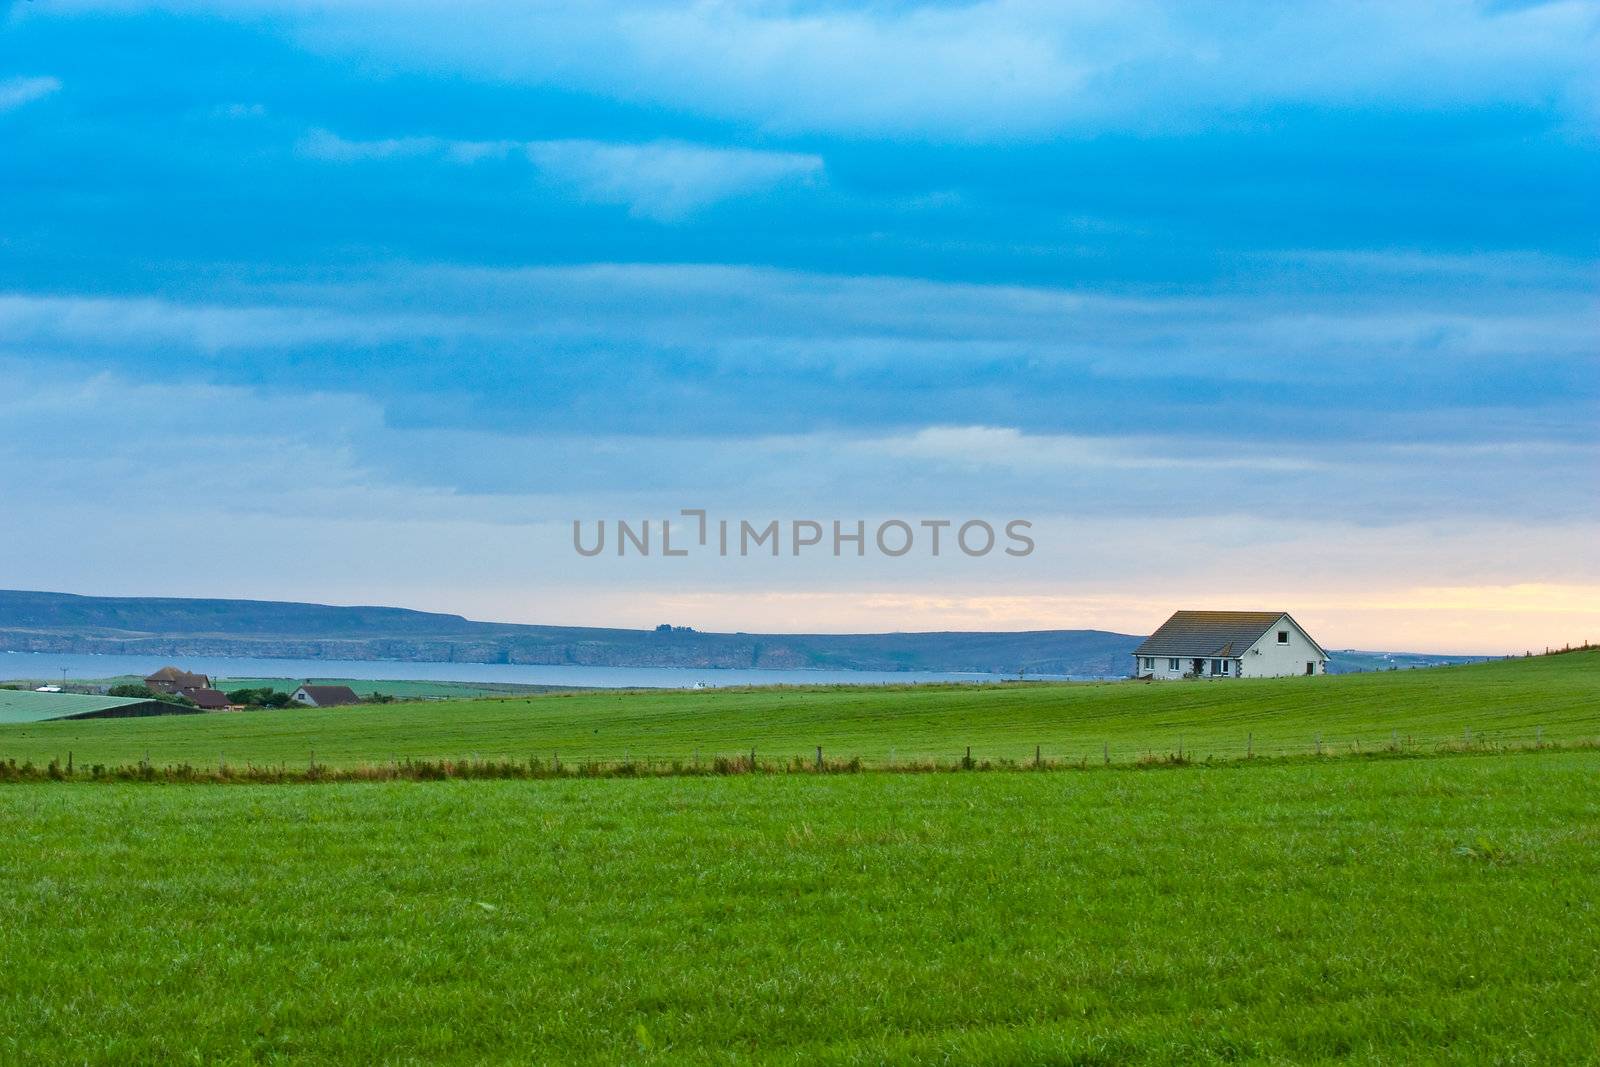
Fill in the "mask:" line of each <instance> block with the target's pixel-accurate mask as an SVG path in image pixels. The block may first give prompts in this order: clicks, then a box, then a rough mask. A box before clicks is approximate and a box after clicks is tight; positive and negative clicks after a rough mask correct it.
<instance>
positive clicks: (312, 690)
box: [300, 685, 361, 708]
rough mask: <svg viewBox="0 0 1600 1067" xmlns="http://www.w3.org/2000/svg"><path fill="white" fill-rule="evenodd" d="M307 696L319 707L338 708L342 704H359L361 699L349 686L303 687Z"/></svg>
mask: <svg viewBox="0 0 1600 1067" xmlns="http://www.w3.org/2000/svg"><path fill="white" fill-rule="evenodd" d="M300 688H301V689H303V690H305V694H306V696H308V697H310V698H311V699H312V700H314V701H316V703H317V707H319V708H327V707H336V706H338V705H340V704H359V703H361V698H360V697H358V696H356V691H355V690H354V689H351V688H350V687H349V686H348V685H302V686H301V687H300Z"/></svg>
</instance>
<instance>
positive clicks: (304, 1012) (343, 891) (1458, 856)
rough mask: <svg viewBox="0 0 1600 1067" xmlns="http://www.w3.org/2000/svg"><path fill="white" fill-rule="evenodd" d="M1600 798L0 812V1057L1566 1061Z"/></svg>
mask: <svg viewBox="0 0 1600 1067" xmlns="http://www.w3.org/2000/svg"><path fill="white" fill-rule="evenodd" d="M1169 699H1170V698H1169ZM1597 774H1600V754H1597V753H1594V752H1530V753H1526V754H1520V755H1502V756H1494V757H1485V758H1474V759H1426V760H1402V761H1386V762H1368V761H1361V760H1337V761H1321V762H1316V761H1310V762H1299V763H1284V764H1259V763H1258V764H1253V765H1248V764H1240V765H1230V766H1226V767H1219V768H1204V767H1190V768H1186V769H1178V770H1174V771H1172V772H1170V773H1161V774H1150V773H1142V772H1138V771H1133V770H1123V769H1112V770H1101V771H1097V772H1094V773H1089V774H1007V775H993V774H991V775H982V774H974V775H847V776H823V777H817V776H799V775H796V776H785V775H774V776H759V775H758V776H738V777H726V778H709V779H696V778H675V779H640V780H614V779H606V780H583V781H578V780H558V781H542V782H440V783H405V782H402V783H384V784H351V785H319V786H312V787H283V786H239V787H236V788H228V789H218V788H214V787H205V786H147V785H103V786H93V787H89V786H71V785H68V786H62V785H15V786H9V787H4V788H0V929H4V930H5V931H6V932H7V934H6V945H5V950H4V951H5V956H6V963H5V966H3V967H0V1061H3V1062H82V1063H128V1062H259V1061H291V1060H292V1061H296V1062H327V1063H334V1062H395V1063H448V1062H486V1061H487V1062H507V1061H515V1062H580V1063H582V1062H589V1063H616V1062H644V1063H648V1062H674V1063H676V1062H713V1063H714V1062H724V1063H727V1062H741V1061H745V1062H773V1063H879V1062H908V1061H929V1060H934V1061H943V1062H964V1063H1039V1062H1052V1063H1113V1062H1116V1063H1125V1062H1131V1063H1193V1062H1222V1061H1241V1060H1242V1061H1289V1060H1293V1061H1324V1062H1326V1061H1333V1060H1340V1061H1347V1062H1369V1063H1377V1062H1407V1061H1409V1062H1418V1061H1427V1062H1453V1063H1463V1064H1468V1063H1474V1064H1475V1063H1483V1062H1500V1063H1554V1062H1580V1061H1585V1060H1592V1059H1593V1058H1594V1057H1595V1055H1596V1052H1597V1049H1600V1044H1597V1042H1600V1013H1597V1012H1596V1006H1597V1005H1600V977H1597V976H1600V914H1597V911H1600V906H1597V900H1596V895H1595V892H1594V889H1595V886H1596V885H1597V884H1600V793H1597V791H1596V790H1595V788H1594V783H1595V781H1596V775H1597Z"/></svg>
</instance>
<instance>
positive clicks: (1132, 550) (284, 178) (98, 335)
mask: <svg viewBox="0 0 1600 1067" xmlns="http://www.w3.org/2000/svg"><path fill="white" fill-rule="evenodd" d="M0 26H3V29H0V382H3V383H4V392H5V394H6V395H5V396H4V397H3V398H0V494H3V495H4V498H5V499H6V500H7V501H8V504H9V505H10V506H8V507H7V508H5V509H3V510H4V514H3V515H0V546H5V549H6V550H5V551H3V552H0V584H4V585H7V586H13V587H29V588H57V589H67V590H72V591H80V592H99V593H124V594H155V593H170V594H175V595H215V596H234V595H237V596H258V597H273V598H297V599H315V600H322V601H330V602H336V603H352V602H381V603H397V604H405V605H410V606H418V607H428V608H436V609H440V610H452V611H461V612H465V613H468V614H472V615H476V616H479V617H489V618H504V619H517V620H523V621H543V622H571V623H597V624H604V623H616V624H626V625H650V624H653V623H655V622H658V621H665V620H671V621H674V622H678V623H680V624H691V625H697V626H701V627H705V628H725V629H736V628H738V629H752V630H753V629H767V628H770V629H789V630H851V629H931V628H968V627H971V628H995V629H1021V628H1035V627H1047V626H1048V627H1055V626H1061V627H1072V626H1105V627H1109V628H1116V629H1123V630H1129V631H1138V632H1143V631H1147V630H1148V629H1150V628H1151V627H1153V626H1154V625H1155V624H1156V623H1158V622H1159V621H1160V619H1161V618H1163V617H1164V616H1165V614H1166V612H1167V611H1169V610H1170V609H1172V608H1175V607H1185V606H1187V607H1201V606H1212V605H1215V606H1219V607H1229V606H1237V607H1260V606H1279V605H1281V606H1285V607H1289V608H1291V609H1293V610H1296V613H1297V615H1299V616H1300V617H1301V618H1302V620H1303V621H1306V622H1307V624H1308V625H1310V626H1311V627H1312V628H1313V629H1314V630H1315V631H1317V632H1318V633H1319V635H1320V636H1322V637H1324V638H1325V639H1326V640H1325V643H1328V644H1330V645H1337V646H1339V647H1344V646H1349V645H1357V646H1367V647H1371V646H1376V645H1386V646H1388V647H1399V646H1404V647H1409V648H1419V649H1428V648H1432V649H1439V650H1453V649H1460V650H1468V651H1476V650H1483V651H1502V650H1506V649H1509V648H1512V647H1515V648H1521V647H1525V646H1526V645H1529V644H1541V643H1544V642H1549V641H1554V642H1560V641H1564V640H1578V639H1583V638H1594V637H1596V636H1600V607H1597V605H1600V563H1597V557H1596V554H1595V553H1594V552H1593V549H1592V545H1593V544H1594V543H1595V541H1596V534H1597V533H1600V492H1597V489H1600V486H1597V481H1596V473H1595V472H1596V471H1597V470H1600V463H1597V460H1600V433H1597V428H1600V418H1597V416H1600V386H1597V381H1600V375H1597V370H1600V359H1597V355H1600V353H1597V347H1600V345H1597V332H1600V331H1597V326H1596V324H1597V321H1600V320H1597V316H1596V311H1597V308H1596V303H1597V301H1596V292H1597V281H1600V275H1597V271H1596V257H1597V252H1600V248H1597V243H1596V237H1597V234H1600V197H1597V196H1596V194H1595V189H1597V188H1600V151H1597V149H1600V64H1596V63H1595V62H1594V57H1595V55H1596V54H1597V53H1600V48H1597V45H1600V40H1597V34H1600V5H1596V4H1593V3H1576V2H1567V3H1550V4H1518V3H1498V4H1492V3H1483V4H1472V3H1415V4H1406V3H1399V4H1395V3H1390V4H1350V5H1313V4H1307V5H1300V4H1231V5H1217V6H1207V5H1187V4H1185V5H1180V4H1167V3H1118V4H1105V3H1023V2H1015V3H1013V2H995V3H970V4H957V3H930V4H921V5H910V4H892V3H866V4H845V3H816V4H802V3H793V4H785V3H703V4H688V5H666V4H651V3H616V4H610V3H596V4H592V5H584V6H582V7H581V8H574V7H572V6H570V5H544V4H538V3H532V4H528V3H517V4H512V3H499V2H482V3H468V4H452V5H431V4H421V3H406V2H392V0H391V2H387V3H376V2H372V3H368V2H362V0H351V2H344V3H336V4H317V3H310V2H304V0H282V2H274V0H258V2H248V3H237V4H221V5H217V4H199V3H184V2H173V3H153V4H146V3H139V2H135V0H106V2H94V0H69V2H53V0H31V2H24V3H17V4H13V5H11V6H10V7H9V8H7V9H6V11H5V15H4V19H3V22H0ZM681 507H709V508H712V509H714V510H717V511H719V512H720V513H722V514H727V515H730V516H734V517H739V516H747V517H750V518H752V519H754V518H765V517H780V518H790V517H795V518H813V517H814V518H819V519H824V520H826V519H832V518H844V519H854V518H857V517H865V518H867V519H869V520H870V519H881V518H884V517H891V516H904V517H907V518H914V517H930V516H931V517H952V518H956V519H961V518H966V517H969V516H979V517H985V518H990V519H996V520H1000V521H1003V520H1005V519H1009V518H1013V517H1023V518H1028V519H1030V520H1032V521H1033V522H1034V523H1035V527H1036V529H1037V531H1038V537H1037V540H1038V543H1039V548H1038V550H1037V552H1036V553H1035V555H1034V556H1032V557H1029V558H1028V559H1026V560H1020V561H1019V560H1000V559H988V558H985V559H982V560H967V559H953V560H952V559H940V560H932V559H925V558H920V557H918V558H907V559H902V560H894V561H885V560H882V559H879V560H867V561H852V560H844V561H838V560H833V559H811V558H800V559H795V558H784V559H780V560H776V561H774V560H770V559H769V560H760V561H751V560H740V561H728V560H689V561H684V562H682V563H681V565H680V564H679V563H678V561H664V560H659V559H651V560H643V561H641V560H616V559H612V558H606V559H598V560H593V561H589V560H580V559H578V558H576V557H575V555H574V554H573V553H572V551H571V549H570V523H571V521H572V520H573V519H575V518H581V519H584V520H594V519H598V518H611V519H615V518H631V519H640V518H646V517H653V516H660V515H663V514H665V515H671V514H675V513H676V510H677V509H678V508H681Z"/></svg>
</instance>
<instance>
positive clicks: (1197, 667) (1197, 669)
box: [1189, 659, 1206, 678]
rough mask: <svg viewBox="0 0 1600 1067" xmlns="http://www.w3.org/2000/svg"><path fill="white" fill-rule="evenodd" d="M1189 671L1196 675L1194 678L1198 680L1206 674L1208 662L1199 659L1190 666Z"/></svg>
mask: <svg viewBox="0 0 1600 1067" xmlns="http://www.w3.org/2000/svg"><path fill="white" fill-rule="evenodd" d="M1189 669H1190V670H1191V671H1192V672H1193V673H1194V676H1195V677H1196V678H1198V677H1200V676H1201V675H1203V674H1205V673H1206V661H1205V660H1203V659H1197V660H1195V661H1194V662H1193V663H1191V664H1189Z"/></svg>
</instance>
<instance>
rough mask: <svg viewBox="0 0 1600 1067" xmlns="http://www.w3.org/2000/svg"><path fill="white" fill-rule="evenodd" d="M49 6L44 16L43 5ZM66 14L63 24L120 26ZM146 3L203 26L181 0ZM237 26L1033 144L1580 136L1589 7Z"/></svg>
mask: <svg viewBox="0 0 1600 1067" xmlns="http://www.w3.org/2000/svg"><path fill="white" fill-rule="evenodd" d="M40 6H43V5H40ZM130 6H139V5H137V4H131V3H130V0H75V2H68V3H62V4H53V5H51V8H52V10H53V11H55V10H65V11H71V10H82V9H85V8H89V9H93V8H107V9H110V10H118V11H120V10H126V9H128V8H129V7H130ZM147 6H156V7H161V8H164V9H169V10H179V11H184V12H190V13H210V12H212V11H213V10H214V9H213V6H212V5H205V4H200V3H198V2H195V0H164V2H158V3H155V4H151V5H147ZM229 10H230V11H231V12H232V13H233V15H234V17H238V18H243V19H247V20H251V21H254V22H256V23H257V24H261V23H262V22H263V20H262V19H261V16H262V15H268V16H270V19H269V20H266V21H268V23H269V24H273V25H283V26H286V27H287V28H288V32H289V33H290V34H292V35H293V36H294V38H295V39H296V40H297V41H298V42H300V43H301V44H303V45H304V46H306V47H309V48H312V49H315V50H318V51H322V52H328V53H334V54H339V55H345V56H353V57H356V58H360V59H363V60H370V61H374V62H381V64H382V65H384V66H399V67H402V68H405V69H412V70H424V71H429V72H436V73H449V74H453V75H459V74H466V75H468V76H473V77H476V78H479V79H482V80H485V81H497V82H511V83H519V84H529V85H538V86H549V87H557V88H561V89H567V90H576V91H579V92H584V93H589V94H594V95H599V96H604V97H609V98H613V99H617V100H622V101H627V102H629V103H632V104H636V105H640V106H644V107H652V108H663V107H664V108H670V109H672V110H674V111H679V112H687V113H692V114H699V115H705V116H711V117H715V118H718V119H725V120H732V121H736V122H740V123H745V124H749V125H751V126H754V127H758V128H763V129H770V130H777V131H785V132H796V131H808V132H816V131H825V132H831V133H844V134H849V135H860V134H891V135H910V136H917V137H925V138H929V139H934V140H987V141H1004V140H1014V139H1019V138H1021V139H1036V138H1040V137H1049V136H1051V135H1053V134H1061V133H1068V134H1092V133H1096V132H1104V131H1108V130H1117V131H1136V132H1146V131H1151V130H1168V129H1197V128H1208V127H1212V126H1215V125H1217V124H1219V123H1224V124H1226V123H1230V122H1235V121H1247V122H1248V121H1253V119H1252V117H1253V116H1254V117H1259V116H1262V115H1263V114H1268V113H1270V112H1272V111H1273V109H1275V108H1284V107H1291V108H1293V107H1301V106H1306V105H1310V106H1334V107H1385V108H1391V109H1400V110H1403V111H1416V110H1419V109H1426V110H1437V109H1439V108H1472V107H1480V106H1482V105H1484V104H1490V103H1497V104H1512V105H1515V106H1524V107H1529V108H1538V109H1549V108H1554V109H1555V110H1556V111H1558V112H1560V113H1562V114H1564V115H1565V116H1566V118H1567V119H1568V120H1569V121H1570V122H1572V123H1573V124H1574V125H1575V126H1577V127H1579V128H1582V129H1586V130H1588V131H1589V132H1591V133H1592V132H1593V131H1594V128H1595V125H1596V121H1597V119H1600V76H1597V75H1596V74H1595V73H1594V66H1593V63H1592V57H1593V52H1594V47H1595V41H1596V32H1597V25H1600V6H1597V4H1596V3H1594V2H1593V0H1563V2H1557V3H1547V4H1534V5H1518V6H1506V5H1484V4H1472V3H1447V4H1383V3H1365V4H1345V5H1325V4H1271V3H1239V4H1231V5H1192V4H1184V3H1180V2H1178V0H1132V2H1128V3H1107V2H1103V0H1083V2H1075V3H1062V2H1059V0H980V2H976V3H965V4H945V3H906V4H871V5H842V4H800V3H773V2H765V0H743V2H741V0H706V2H701V3H695V4H687V5H685V4H676V3H665V2H658V0H610V2H600V3H595V4H586V5H584V6H583V7H582V8H581V9H575V8H572V7H571V6H570V5H564V4H559V3H555V2H553V0H548V2H544V3H538V2H534V3H527V2H520V0H519V2H513V0H478V2H476V3H469V4H457V5H451V6H450V7H449V8H448V9H443V8H439V7H437V6H436V5H432V4H428V3H424V2H423V0H388V2H382V3H380V2H378V0H350V2H347V3H342V4H339V5H335V6H327V5H313V4H305V3H302V2H300V0H245V2H242V3H238V4H234V5H231V6H230V8H229Z"/></svg>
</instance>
